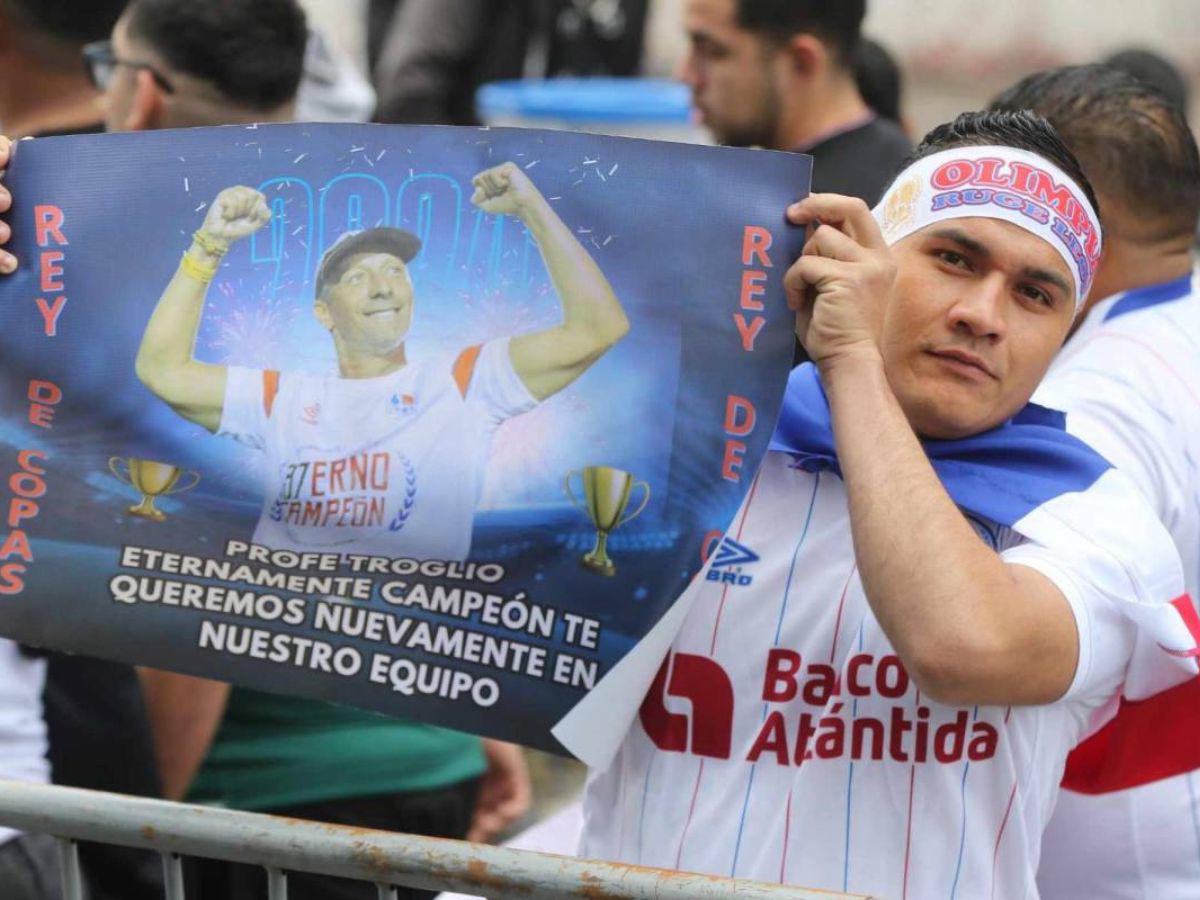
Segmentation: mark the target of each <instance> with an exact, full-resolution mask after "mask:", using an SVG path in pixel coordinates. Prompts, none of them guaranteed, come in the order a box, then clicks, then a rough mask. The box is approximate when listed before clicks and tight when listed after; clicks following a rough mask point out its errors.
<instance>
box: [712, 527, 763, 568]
mask: <svg viewBox="0 0 1200 900" xmlns="http://www.w3.org/2000/svg"><path fill="white" fill-rule="evenodd" d="M752 562H758V554H757V553H755V552H754V551H753V550H751V549H750V548H749V547H746V546H744V545H743V544H739V543H738V542H737V541H735V540H734V539H733V538H731V537H729V536H728V535H726V536H725V537H724V538H722V540H721V543H720V544H719V545H718V546H717V557H716V559H714V560H713V564H712V567H713V568H714V569H715V568H717V567H718V566H742V565H746V564H747V563H752Z"/></svg>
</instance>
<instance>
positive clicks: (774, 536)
mask: <svg viewBox="0 0 1200 900" xmlns="http://www.w3.org/2000/svg"><path fill="white" fill-rule="evenodd" d="M1096 208H1097V205H1096V202H1095V197H1094V195H1093V193H1092V190H1091V187H1090V186H1089V185H1088V182H1087V179H1086V177H1085V176H1084V175H1083V173H1082V171H1081V170H1080V168H1079V165H1078V163H1077V161H1076V160H1075V158H1074V157H1073V156H1072V155H1071V154H1070V152H1069V151H1068V150H1067V149H1066V148H1065V147H1064V146H1063V145H1062V143H1061V142H1060V141H1059V139H1058V138H1057V136H1056V135H1055V134H1054V132H1053V129H1052V128H1051V127H1050V126H1049V125H1048V124H1047V123H1046V122H1045V120H1043V119H1041V118H1040V117H1038V116H1035V115H1033V114H1031V113H1026V112H1020V113H968V114H964V115H962V116H960V117H959V118H958V119H956V120H955V121H954V122H953V123H950V124H948V125H944V126H941V127H939V128H936V129H934V130H933V131H932V132H931V133H930V134H929V135H927V136H926V138H925V140H924V141H923V143H922V144H921V146H920V147H918V149H917V151H916V152H915V161H914V162H913V163H912V164H911V165H910V166H909V167H908V168H907V169H905V170H904V171H903V172H901V174H900V175H899V176H898V177H897V179H896V180H895V182H894V183H893V185H892V186H891V188H890V189H889V190H888V192H887V193H886V194H885V196H884V199H883V200H882V201H881V203H880V205H879V207H878V208H877V209H876V211H875V217H873V216H872V214H871V211H870V210H868V209H867V207H866V206H865V205H864V204H862V203H861V201H857V200H850V199H848V198H844V197H838V196H833V195H828V194H816V195H812V196H810V197H809V198H807V199H806V200H804V201H802V202H801V203H799V204H797V205H795V206H793V207H792V208H791V209H790V210H789V218H790V219H791V221H792V222H794V223H796V224H801V225H809V226H812V227H813V229H814V230H813V232H812V235H811V237H810V240H809V242H808V243H807V245H806V247H805V250H804V253H803V255H802V256H801V258H800V259H799V260H798V261H797V262H796V263H795V265H794V266H793V267H792V269H791V270H790V271H789V273H788V275H787V277H786V279H785V285H786V286H787V288H788V295H789V302H790V303H791V304H792V306H793V308H795V309H796V310H797V333H798V335H799V336H800V338H801V340H802V342H803V343H804V344H805V346H806V348H807V350H808V352H809V353H810V355H811V356H812V358H813V360H814V361H815V365H813V364H806V365H804V366H801V367H799V368H798V369H796V370H795V371H794V372H793V374H792V376H791V379H790V381H789V385H788V390H787V393H786V396H785V401H784V409H783V413H782V415H781V418H780V423H779V427H778V428H777V430H776V434H775V437H774V440H773V442H772V448H773V451H774V452H770V453H768V455H767V457H766V460H765V461H764V463H763V465H762V467H761V469H760V471H759V473H758V475H757V478H756V480H755V482H754V484H753V486H752V487H751V489H750V491H749V493H748V496H747V499H746V501H745V503H744V504H743V506H742V509H741V511H740V512H739V514H738V515H737V517H736V518H735V520H734V522H733V523H732V525H731V527H730V529H729V531H728V532H727V535H726V537H725V541H726V542H732V544H731V545H730V546H732V547H733V548H734V549H735V550H736V549H737V548H738V547H740V548H742V549H743V550H744V551H746V552H740V553H731V554H719V555H718V556H717V557H714V562H713V564H714V565H717V564H718V563H719V560H720V559H721V558H722V557H723V558H726V559H729V558H731V557H732V558H736V559H737V560H739V564H740V566H741V571H740V573H739V577H737V578H735V579H725V578H719V579H717V580H709V579H706V580H704V581H703V582H701V586H700V587H699V589H697V590H696V591H695V592H694V593H693V595H692V598H693V599H692V602H693V605H692V606H691V607H690V610H689V611H688V613H687V617H686V620H685V622H684V625H683V627H682V629H681V631H680V633H679V635H678V637H677V638H676V640H675V642H674V644H673V646H672V647H671V651H670V653H669V654H668V656H667V658H666V660H665V661H664V663H663V666H662V668H661V669H660V671H659V673H658V677H657V679H656V680H655V682H654V684H653V685H652V686H651V688H650V691H649V693H648V694H647V696H646V699H645V701H644V703H643V705H642V708H641V712H640V715H639V718H638V721H637V722H635V723H634V725H633V727H632V729H631V730H630V732H629V733H628V735H627V736H626V737H625V739H624V742H623V744H622V745H621V747H620V749H619V751H618V753H617V756H616V758H615V761H613V762H612V764H611V765H610V766H609V767H608V768H607V769H606V770H604V771H602V772H598V773H596V774H594V775H593V777H592V779H591V781H590V783H589V787H588V791H587V796H586V800H585V830H584V838H583V844H582V853H583V854H584V855H587V856H595V857H600V858H606V859H616V860H622V861H627V862H631V863H641V864H645V865H651V866H664V867H667V868H674V869H685V870H695V871H701V872H708V873H713V874H721V875H727V876H734V877H740V878H751V879H760V880H766V881H776V882H783V883H789V884H797V885H804V886H806V887H811V888H827V889H836V890H844V891H849V892H854V893H865V894H870V895H874V896H886V897H894V898H909V900H912V898H935V897H936V898H944V897H950V898H955V897H957V898H963V900H965V898H979V897H985V898H986V897H996V898H1000V897H1003V898H1014V897H1036V896H1037V886H1036V883H1035V872H1036V870H1037V863H1038V852H1039V845H1040V841H1041V835H1042V830H1043V828H1044V826H1045V823H1046V821H1047V820H1048V818H1049V816H1050V813H1051V809H1052V806H1053V803H1054V797H1055V794H1056V791H1057V788H1058V784H1059V781H1060V778H1061V776H1062V773H1063V769H1064V766H1065V763H1066V760H1067V756H1068V753H1069V751H1070V750H1071V748H1072V747H1074V746H1075V745H1076V744H1077V743H1078V742H1079V740H1080V739H1081V738H1082V737H1084V736H1085V735H1086V734H1087V733H1089V731H1091V730H1093V729H1095V728H1098V727H1100V726H1101V725H1103V724H1105V722H1106V721H1107V720H1108V719H1110V718H1111V717H1112V716H1113V714H1114V712H1115V710H1116V708H1117V706H1118V704H1119V702H1120V701H1121V699H1122V698H1125V699H1130V700H1146V701H1149V700H1152V699H1153V698H1155V697H1157V696H1159V695H1160V694H1161V693H1162V692H1163V691H1164V690H1166V689H1167V688H1171V687H1174V686H1176V685H1178V684H1181V683H1187V682H1189V680H1194V679H1195V677H1196V675H1197V665H1196V661H1195V654H1196V653H1197V644H1196V634H1195V632H1193V630H1192V629H1191V628H1190V627H1189V624H1190V623H1189V619H1188V618H1187V616H1186V615H1184V612H1183V609H1184V607H1185V605H1186V603H1187V601H1186V598H1181V595H1182V594H1183V580H1182V575H1181V572H1180V565H1179V559H1178V555H1177V554H1176V552H1175V550H1174V547H1173V545H1172V543H1171V541H1170V537H1169V535H1167V534H1166V532H1165V530H1164V529H1163V528H1162V526H1161V525H1160V524H1159V523H1158V521H1157V520H1156V519H1155V517H1154V514H1153V511H1152V510H1150V509H1149V508H1148V507H1147V506H1146V504H1145V502H1144V501H1143V500H1142V499H1141V498H1140V496H1139V495H1138V493H1137V490H1136V488H1134V486H1133V485H1132V484H1130V483H1129V482H1128V481H1126V480H1125V479H1124V478H1123V477H1122V476H1121V475H1120V473H1118V472H1116V471H1115V470H1113V469H1112V468H1111V466H1109V465H1108V463H1107V462H1105V461H1104V460H1103V459H1102V458H1101V457H1099V456H1098V455H1097V454H1095V453H1094V451H1091V450H1090V449H1089V448H1087V447H1086V445H1084V444H1083V443H1082V442H1079V441H1078V440H1077V439H1074V438H1072V437H1070V436H1069V435H1067V434H1066V433H1065V431H1063V429H1062V417H1061V416H1060V415H1056V414H1054V413H1052V412H1051V411H1049V410H1044V409H1041V408H1039V407H1035V406H1033V405H1027V404H1028V400H1029V398H1030V396H1031V395H1032V393H1033V391H1034V388H1035V387H1036V386H1037V384H1038V382H1039V381H1040V380H1041V378H1042V376H1043V375H1044V374H1045V372H1046V370H1047V368H1048V367H1049V365H1050V363H1051V360H1052V359H1053V357H1054V354H1055V353H1056V352H1057V351H1058V349H1059V348H1060V346H1061V344H1062V342H1063V340H1064V339H1065V337H1066V335H1067V333H1068V330H1069V329H1070V327H1071V324H1072V322H1073V320H1074V317H1075V314H1076V312H1077V310H1078V309H1079V306H1080V305H1081V303H1082V301H1083V299H1084V298H1085V297H1086V296H1087V294H1088V291H1089V289H1090V286H1091V281H1092V277H1093V274H1094V272H1095V267H1096V263H1097V260H1098V259H1099V257H1100V252H1101V227H1100V223H1099V218H1098V216H1097V212H1096Z"/></svg>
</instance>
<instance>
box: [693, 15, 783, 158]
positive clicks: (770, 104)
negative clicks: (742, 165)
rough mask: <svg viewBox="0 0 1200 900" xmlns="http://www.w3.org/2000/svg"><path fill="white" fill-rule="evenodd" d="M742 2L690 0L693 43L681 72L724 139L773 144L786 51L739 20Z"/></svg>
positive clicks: (732, 143)
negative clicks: (739, 23)
mask: <svg viewBox="0 0 1200 900" xmlns="http://www.w3.org/2000/svg"><path fill="white" fill-rule="evenodd" d="M737 3H738V0H687V7H686V9H685V12H684V26H685V28H686V29H687V33H688V38H689V40H690V47H689V50H688V54H687V57H686V58H685V59H684V62H683V66H682V69H681V72H680V76H681V77H682V79H683V80H684V81H685V82H687V84H688V86H689V87H691V89H692V102H693V103H694V104H695V106H696V109H697V110H698V111H699V113H700V117H701V119H702V120H703V121H704V124H705V125H706V126H708V128H709V129H710V130H711V131H712V133H713V137H714V138H716V140H717V141H718V142H719V143H722V144H727V145H729V146H733V147H751V146H762V147H767V148H771V149H778V150H783V149H787V148H785V147H774V142H775V135H776V131H777V128H778V123H779V116H780V105H781V100H780V98H781V91H780V83H779V80H778V79H779V69H780V67H781V66H783V65H785V62H784V61H783V60H782V56H783V53H782V51H781V50H780V49H778V48H777V47H775V46H774V45H773V44H771V43H770V42H768V41H766V40H765V39H764V38H762V37H760V36H758V35H756V34H754V33H752V32H749V31H746V30H745V29H743V28H741V27H740V26H739V25H738V24H737Z"/></svg>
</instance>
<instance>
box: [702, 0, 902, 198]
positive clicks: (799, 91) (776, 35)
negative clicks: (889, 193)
mask: <svg viewBox="0 0 1200 900" xmlns="http://www.w3.org/2000/svg"><path fill="white" fill-rule="evenodd" d="M865 11H866V3H865V0H845V2H838V3H826V2H822V0H687V3H686V5H685V8H684V27H685V29H686V30H687V33H688V37H689V41H690V48H689V50H688V53H687V56H686V58H685V59H684V62H683V64H682V66H681V70H680V74H681V76H682V78H683V80H684V81H685V82H687V84H688V85H689V86H690V87H691V89H692V97H693V101H694V103H695V106H696V110H697V112H698V113H699V115H700V119H701V120H702V121H703V122H704V124H705V125H707V126H708V127H709V129H711V131H712V133H713V137H714V138H716V140H717V142H718V143H721V144H728V145H730V146H734V147H765V148H767V149H768V150H794V151H797V152H800V153H807V154H809V155H811V156H812V158H813V183H812V190H813V192H814V193H835V194H845V195H847V196H850V197H859V198H861V199H862V200H865V201H866V202H867V204H868V205H870V204H874V203H875V202H876V201H877V200H878V199H879V197H880V195H881V194H882V193H883V189H884V188H885V187H886V186H887V185H888V184H889V183H890V182H891V179H892V176H893V175H895V174H896V169H897V167H898V166H899V165H900V163H901V162H902V161H903V160H904V158H905V157H906V156H907V155H908V153H909V150H910V149H911V144H910V143H909V141H908V138H907V137H905V135H904V133H903V132H902V131H901V130H900V128H899V126H897V125H896V124H895V123H894V122H891V121H889V120H887V119H884V118H880V117H879V116H877V115H876V114H875V113H874V112H872V110H871V108H870V107H869V106H868V105H867V103H866V101H864V100H863V97H862V94H861V93H860V92H859V89H858V85H857V83H856V81H855V72H854V63H855V53H856V51H857V48H858V43H859V40H860V36H861V35H860V29H861V26H862V19H863V15H864V13H865Z"/></svg>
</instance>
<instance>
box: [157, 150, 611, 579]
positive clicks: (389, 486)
mask: <svg viewBox="0 0 1200 900" xmlns="http://www.w3.org/2000/svg"><path fill="white" fill-rule="evenodd" d="M473 183H474V188H475V192H474V195H473V196H472V197H471V201H472V202H473V203H474V204H475V205H476V206H478V207H479V208H480V209H482V210H483V211H484V212H487V213H492V214H499V215H512V216H515V217H517V218H518V219H520V220H521V222H522V223H523V224H524V225H525V226H526V228H528V229H529V232H530V234H531V235H532V236H533V238H534V239H535V241H536V243H537V246H538V248H539V251H540V252H541V255H542V259H543V261H544V262H545V264H546V268H547V270H548V271H549V273H550V277H551V280H552V282H553V284H554V287H555V289H556V290H557V292H558V295H559V297H560V298H561V301H562V311H563V320H562V323H561V324H559V325H558V326H556V327H553V328H549V329H545V330H542V331H538V332H534V333H531V334H523V335H517V336H514V337H501V338H497V339H494V340H490V341H488V342H486V343H484V344H482V345H477V346H471V347H467V348H464V349H462V350H461V352H459V353H458V354H457V355H456V356H453V357H451V358H444V359H435V360H429V361H421V362H410V361H409V359H408V357H407V354H406V350H405V339H406V337H407V335H408V333H409V330H410V328H411V325H412V321H413V311H414V296H413V285H412V281H411V279H410V277H409V273H408V263H409V262H410V261H411V260H412V259H413V257H414V256H415V255H416V254H417V253H418V252H419V251H420V247H421V243H420V240H419V239H418V238H417V237H416V236H415V235H414V234H412V233H411V232H408V231H405V230H403V229H399V228H371V229H367V230H364V231H359V232H353V233H349V234H346V235H344V236H343V237H342V238H341V239H340V240H339V241H337V242H336V243H335V244H334V245H333V246H332V247H331V248H330V249H329V250H328V251H327V252H326V254H325V256H324V258H323V259H322V261H321V264H320V266H319V268H318V270H317V273H316V279H315V281H316V284H315V291H316V298H315V304H314V312H315V315H316V317H317V320H318V321H319V322H320V324H321V325H322V326H323V327H324V328H325V329H327V330H328V331H329V333H330V336H331V337H332V339H333V343H334V347H335V349H336V352H337V358H338V367H339V373H338V375H337V376H336V377H330V376H315V375H308V374H302V373H293V372H287V373H282V374H281V373H280V372H278V371H275V370H255V369H245V368H240V367H234V366H220V365H211V364H209V363H203V362H200V361H199V360H197V359H195V358H193V355H192V348H193V346H194V344H195V341H196V334H197V330H198V329H199V326H200V320H201V315H202V313H203V307H204V300H205V295H206V293H207V289H208V285H209V283H210V282H211V281H212V279H213V277H214V276H215V275H216V272H217V268H218V267H219V265H220V263H221V259H222V257H223V256H224V255H225V253H226V252H227V251H228V249H229V246H230V244H231V243H232V242H233V241H236V240H239V239H242V238H245V237H247V236H248V235H250V234H252V233H253V232H255V231H256V230H258V229H259V228H261V227H262V226H263V225H264V224H266V222H267V221H268V220H269V219H270V212H269V211H268V209H267V204H266V201H265V199H264V198H263V196H262V194H260V193H259V192H258V191H255V190H253V189H251V188H248V187H232V188H227V189H226V190H224V191H222V192H221V193H220V194H219V195H218V196H217V198H216V200H215V201H214V202H213V204H212V206H211V207H210V208H209V211H208V214H207V216H206V217H205V220H204V224H203V225H202V226H201V228H200V230H199V231H197V232H196V234H195V237H194V241H193V243H192V245H191V247H190V248H189V249H188V251H187V252H186V253H185V254H184V255H183V259H182V261H181V263H180V267H179V270H178V272H177V273H176V275H175V277H174V278H173V279H172V280H171V282H170V284H168V286H167V289H166V290H165V291H164V293H163V295H162V298H161V299H160V300H159V302H158V305H157V307H156V308H155V310H154V313H153V315H152V316H151V318H150V321H149V323H148V324H147V326H146V331H145V334H144V336H143V338H142V343H141V347H140V349H139V352H138V356H137V375H138V377H139V378H140V379H141V380H142V381H143V382H144V383H145V384H146V386H147V387H149V388H150V390H151V391H153V392H154V393H155V394H156V395H157V396H158V397H160V398H161V399H163V400H164V401H166V402H167V403H168V404H169V405H170V406H171V408H172V409H173V410H175V412H177V413H178V414H179V415H181V416H183V417H184V418H186V419H189V420H191V421H193V422H195V423H197V424H199V425H202V426H204V427H205V428H207V429H208V430H209V431H212V432H214V433H217V434H221V435H228V436H231V437H234V438H236V439H237V440H239V441H241V442H242V443H245V444H248V445H250V446H252V447H254V448H256V449H259V450H262V451H263V452H265V453H266V454H267V456H268V460H269V464H268V466H267V467H266V470H265V471H266V472H267V473H268V474H267V485H266V498H265V502H264V505H263V510H262V513H261V515H260V518H259V522H258V526H257V528H256V529H255V532H254V540H255V542H256V543H259V544H262V545H264V546H268V547H270V548H272V549H285V548H286V549H294V550H310V549H314V548H339V547H340V548H344V549H349V550H353V551H354V552H356V553H363V554H375V555H382V556H391V557H399V556H407V557H413V558H419V559H441V560H462V559H465V558H466V556H467V554H468V553H469V551H470V546H471V528H472V522H473V519H474V510H475V505H476V502H477V499H478V497H479V493H480V490H481V488H482V482H483V472H484V467H485V464H486V459H487V453H488V446H489V443H490V440H491V437H492V434H493V433H494V432H495V430H496V428H497V427H498V426H499V425H500V423H502V422H503V421H504V420H506V419H508V418H510V417H512V416H515V415H519V414H521V413H523V412H525V411H527V410H529V409H532V408H533V407H534V406H535V405H536V404H537V403H538V402H540V401H542V400H545V399H546V398H547V397H550V396H552V395H553V394H556V393H558V392H559V391H561V390H562V389H563V388H565V387H567V386H568V385H569V384H570V383H571V382H573V381H574V380H575V379H576V378H578V377H579V376H580V375H582V374H583V373H584V372H585V371H587V369H588V368H589V367H590V366H591V365H592V364H594V363H595V362H596V361H597V360H598V359H599V358H600V357H601V356H603V355H604V353H605V352H606V351H607V350H608V349H609V348H610V347H612V346H613V345H614V344H615V343H616V342H617V341H619V340H620V339H621V338H622V337H623V336H624V335H625V334H626V332H627V331H628V330H629V321H628V319H627V318H626V316H625V313H624V311H623V310H622V308H621V304H620V302H619V301H618V300H617V297H616V296H615V294H614V293H613V291H612V288H611V287H610V286H609V283H608V281H607V280H606V279H605V277H604V275H603V274H602V273H601V271H600V269H599V267H598V266H597V265H596V263H595V261H594V260H593V259H592V258H591V256H590V255H589V254H588V253H587V251H585V250H584V249H583V247H582V246H581V245H580V244H579V242H578V241H577V240H576V239H575V237H574V236H573V235H572V234H571V232H570V230H569V229H568V228H567V226H566V225H565V224H564V223H563V221H562V220H561V219H560V218H559V217H558V215H557V214H556V213H555V212H554V211H553V210H552V209H551V207H550V204H549V203H548V202H547V201H546V199H545V198H544V197H543V196H542V194H541V193H540V192H539V191H538V190H537V188H536V187H535V186H534V185H533V183H532V182H531V181H530V180H529V178H528V177H527V176H526V175H525V173H524V172H522V171H521V169H520V168H518V167H517V166H516V165H515V164H513V163H511V162H508V163H504V164H502V165H500V166H496V167H494V168H491V169H488V170H486V171H483V172H481V173H479V174H478V175H476V176H475V178H474V179H473Z"/></svg>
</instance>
